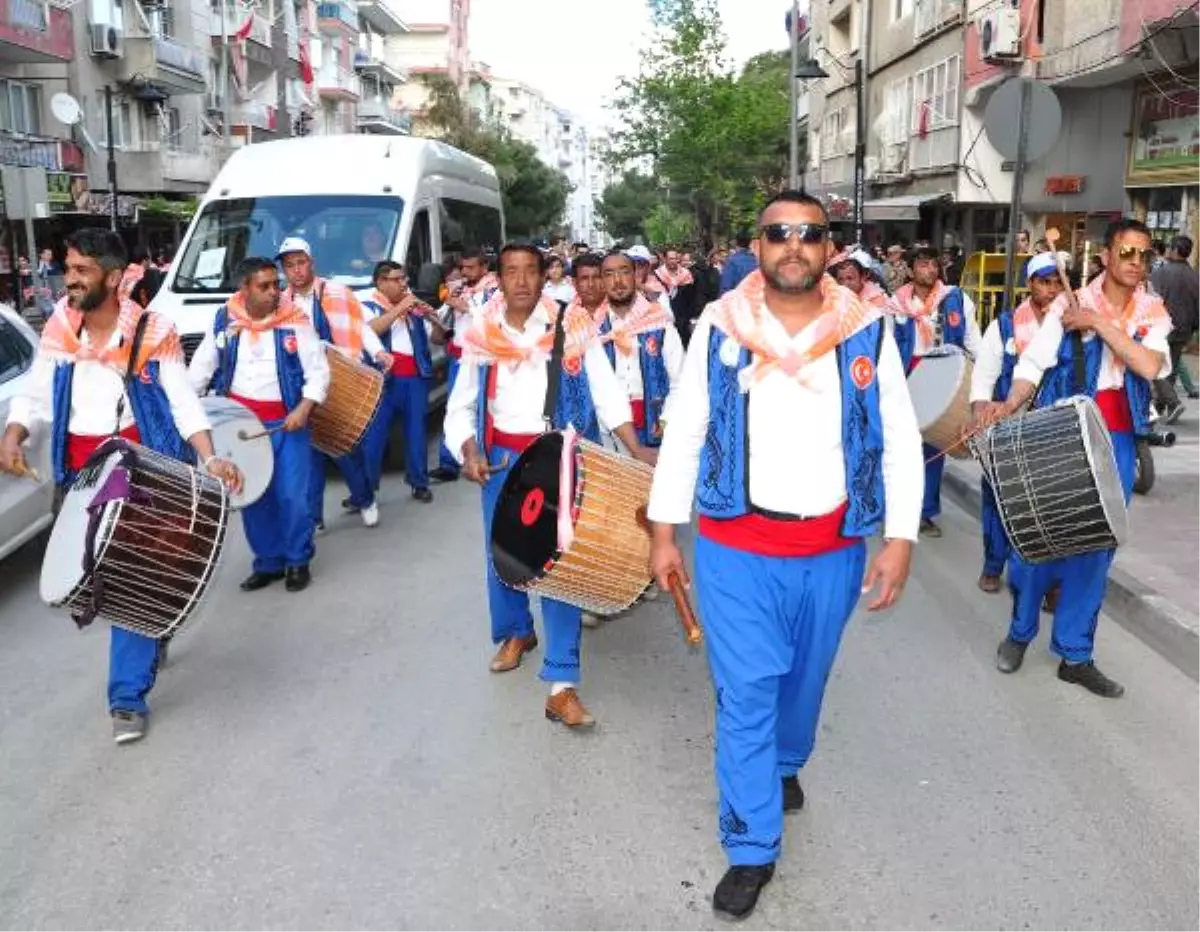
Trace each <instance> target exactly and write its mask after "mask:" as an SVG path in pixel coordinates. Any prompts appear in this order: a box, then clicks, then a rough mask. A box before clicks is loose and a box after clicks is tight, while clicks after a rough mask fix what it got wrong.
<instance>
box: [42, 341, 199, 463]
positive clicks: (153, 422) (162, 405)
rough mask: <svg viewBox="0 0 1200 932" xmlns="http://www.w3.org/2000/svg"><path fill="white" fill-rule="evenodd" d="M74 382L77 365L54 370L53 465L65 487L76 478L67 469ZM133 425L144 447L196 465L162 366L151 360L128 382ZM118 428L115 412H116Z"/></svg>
mask: <svg viewBox="0 0 1200 932" xmlns="http://www.w3.org/2000/svg"><path fill="white" fill-rule="evenodd" d="M74 378H75V363H73V362H67V363H62V364H60V365H58V366H56V367H55V369H54V392H53V398H54V413H53V423H52V424H51V425H50V458H51V462H52V463H53V465H54V481H55V482H57V483H58V484H59V485H66V484H67V483H69V482H71V481H72V480H73V479H74V478H75V477H74V476H73V475H72V474H71V472H70V471H69V470H68V469H67V435H68V426H69V424H70V421H71V383H72V382H73V381H74ZM126 395H127V397H128V399H129V407H130V411H131V413H132V414H133V420H134V423H135V424H136V425H137V429H138V433H139V434H140V435H141V444H142V446H145V447H149V448H150V449H151V450H154V451H155V452H156V453H161V454H163V455H164V456H170V457H172V458H173V459H177V460H181V461H183V462H185V463H188V464H194V463H195V462H196V453H195V451H194V450H193V449H192V448H191V446H190V445H189V444H188V442H187V440H186V439H185V438H184V437H181V436H180V435H179V429H178V428H177V427H176V426H175V418H174V417H173V416H172V414H171V402H170V401H169V400H168V399H167V393H166V392H165V391H164V390H163V387H162V383H161V381H160V380H159V362H158V360H157V359H152V360H150V361H149V362H148V363H146V365H145V367H144V368H143V369H142V371H141V372H140V373H137V374H136V375H134V377H133V378H132V379H130V381H129V388H128V389H127V391H126ZM113 426H114V427H115V426H116V411H115V410H114V411H113Z"/></svg>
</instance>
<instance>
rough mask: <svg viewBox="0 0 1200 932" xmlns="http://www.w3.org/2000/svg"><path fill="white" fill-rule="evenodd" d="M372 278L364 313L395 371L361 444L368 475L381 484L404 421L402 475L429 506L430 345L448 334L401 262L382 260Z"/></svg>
mask: <svg viewBox="0 0 1200 932" xmlns="http://www.w3.org/2000/svg"><path fill="white" fill-rule="evenodd" d="M373 280H374V282H375V290H374V291H373V292H372V293H371V294H370V295H368V296H367V297H366V298H364V299H363V302H362V306H363V311H364V312H365V313H366V315H367V323H368V324H370V326H371V329H372V330H374V331H375V333H376V335H378V337H379V339H380V342H381V343H383V346H384V348H385V349H386V350H387V351H388V352H389V353H391V354H392V370H391V372H390V373H389V376H388V380H387V383H386V386H385V388H384V397H383V405H382V406H381V407H380V410H379V413H378V414H377V415H376V416H375V421H374V423H373V424H372V425H371V429H370V431H369V432H368V434H367V437H366V440H365V441H363V452H364V454H365V456H366V461H367V472H368V475H370V476H371V477H372V479H373V481H374V482H376V483H378V478H379V475H380V473H381V472H382V470H383V456H384V453H385V452H386V450H387V441H388V435H389V434H390V433H391V429H392V423H393V422H394V421H395V420H396V418H400V419H401V421H403V425H404V477H405V479H406V480H407V482H408V485H409V488H411V489H412V495H413V498H415V499H416V500H417V501H419V502H423V503H425V504H428V503H429V502H432V501H433V493H432V492H431V491H429V465H428V460H427V459H426V446H427V437H426V431H425V420H426V417H427V415H428V411H429V387H430V385H431V384H432V382H433V356H432V355H431V354H430V351H429V341H430V337H432V336H434V335H435V334H436V335H437V336H438V337H440V338H441V339H443V340H444V339H445V334H446V331H445V328H443V327H442V325H441V323H439V322H438V320H437V314H436V313H435V312H434V310H433V309H432V308H431V307H429V306H428V305H426V304H423V303H421V302H420V301H418V300H417V299H416V297H415V296H414V295H413V294H412V293H411V292H410V291H409V290H408V276H407V274H406V273H405V271H404V266H402V265H401V264H400V263H399V262H392V261H390V260H385V261H383V262H380V263H379V264H378V265H376V266H375V272H374V275H373Z"/></svg>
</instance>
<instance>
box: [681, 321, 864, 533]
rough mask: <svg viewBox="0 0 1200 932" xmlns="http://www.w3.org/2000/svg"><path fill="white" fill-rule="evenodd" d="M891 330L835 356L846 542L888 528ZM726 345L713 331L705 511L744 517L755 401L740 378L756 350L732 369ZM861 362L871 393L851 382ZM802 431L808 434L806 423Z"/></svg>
mask: <svg viewBox="0 0 1200 932" xmlns="http://www.w3.org/2000/svg"><path fill="white" fill-rule="evenodd" d="M886 332H887V329H886V324H885V322H884V321H883V320H878V321H876V322H875V323H873V324H871V325H870V326H867V327H864V328H863V329H862V330H860V331H859V332H858V333H856V334H854V335H853V336H851V337H850V338H849V339H848V340H845V341H844V342H843V343H842V344H841V345H839V346H838V347H837V349H836V350H835V351H834V352H835V353H836V354H837V364H838V373H839V375H840V377H841V389H842V449H843V452H844V454H845V458H846V494H847V498H848V509H847V511H846V518H845V522H844V524H843V526H842V534H843V535H844V536H846V537H868V536H870V535H871V534H873V533H874V532H875V531H876V530H877V529H878V528H879V527H880V526H881V524H882V522H883V516H884V488H883V419H882V417H881V415H880V413H879V377H878V374H877V373H878V370H879V355H880V349H881V347H882V344H883V338H884V336H885V335H886ZM725 339H726V335H725V334H724V333H722V332H721V331H720V330H717V329H716V328H713V331H712V333H711V335H710V336H709V341H708V395H709V426H708V436H707V437H706V438H705V441H704V448H703V450H701V453H700V472H699V477H698V480H697V483H696V504H697V508H698V510H699V511H700V513H701V514H703V515H707V516H709V517H711V518H738V517H741V516H742V515H745V514H747V513H748V512H750V511H753V510H754V505H753V504H752V503H751V501H750V472H749V465H750V434H749V409H750V397H749V393H748V392H746V393H744V392H741V391H740V390H739V389H738V378H737V376H738V372H739V371H740V370H741V369H743V368H745V367H746V366H748V365H750V362H751V359H750V351H749V350H748V349H746V348H745V347H741V348H740V350H739V354H738V362H737V366H736V367H735V366H727V365H726V364H725V363H724V362H722V361H721V344H722V343H723V342H724V341H725ZM859 357H865V358H866V359H868V360H870V362H871V365H872V368H873V371H874V372H875V373H876V374H875V375H874V376H873V377H872V379H871V381H870V383H868V384H867V386H866V387H865V388H859V387H858V385H857V384H855V381H854V379H853V378H851V377H850V372H851V367H852V366H853V365H854V363H855V361H856V360H858V359H859ZM752 390H753V389H752ZM795 429H797V430H799V429H801V425H800V424H797V425H796V426H795ZM805 517H816V516H815V515H806V516H805Z"/></svg>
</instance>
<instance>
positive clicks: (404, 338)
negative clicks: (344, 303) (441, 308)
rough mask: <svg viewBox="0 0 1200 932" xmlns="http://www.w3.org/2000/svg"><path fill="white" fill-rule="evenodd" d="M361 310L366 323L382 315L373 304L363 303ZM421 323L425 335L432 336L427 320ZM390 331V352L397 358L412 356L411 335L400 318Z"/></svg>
mask: <svg viewBox="0 0 1200 932" xmlns="http://www.w3.org/2000/svg"><path fill="white" fill-rule="evenodd" d="M362 308H363V316H364V317H365V318H366V319H367V320H368V321H371V320H374V319H375V318H377V317H380V316H382V314H383V311H381V310H379V309H378V305H376V304H373V303H372V304H368V303H367V302H366V301H364V302H363V306H362ZM422 323H424V324H425V335H426V336H432V335H433V324H431V323H430V322H429V321H427V320H423V321H422ZM390 329H391V332H392V352H393V353H394V354H395V355H397V356H412V355H413V352H414V351H413V342H412V334H411V333H409V332H408V324H407V323H405V322H404V320H403V319H402V318H399V317H397V318H396V320H395V321H393V322H392V326H391V328H390ZM371 333H375V331H374V330H372V331H371ZM376 336H378V334H376ZM382 346H383V343H382V342H380V347H381V348H382ZM368 352H369V350H368ZM371 355H372V356H373V355H374V353H372V354H371Z"/></svg>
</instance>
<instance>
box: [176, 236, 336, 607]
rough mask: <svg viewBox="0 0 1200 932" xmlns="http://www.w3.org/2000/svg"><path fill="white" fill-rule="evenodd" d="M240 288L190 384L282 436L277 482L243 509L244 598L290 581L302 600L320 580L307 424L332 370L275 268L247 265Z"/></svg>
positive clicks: (274, 440) (199, 356)
mask: <svg viewBox="0 0 1200 932" xmlns="http://www.w3.org/2000/svg"><path fill="white" fill-rule="evenodd" d="M238 282H239V290H238V291H237V292H236V293H235V294H234V295H233V296H232V297H231V298H230V299H229V301H228V302H227V303H226V304H225V306H224V307H222V308H221V309H220V310H219V311H217V314H216V317H215V318H214V320H213V326H212V329H211V330H210V331H209V332H208V333H206V334H205V335H204V339H203V340H202V341H201V342H200V346H199V347H197V349H196V352H195V354H194V355H193V356H192V364H191V366H190V367H189V369H188V378H189V379H190V381H191V383H192V387H193V388H194V389H195V390H196V392H197V393H199V394H203V393H204V392H206V391H208V390H209V389H210V388H211V389H212V390H213V392H215V393H216V394H218V395H223V396H226V397H228V398H231V399H233V400H234V401H236V402H238V403H239V404H241V405H244V406H245V407H246V408H249V409H250V410H251V411H253V412H254V414H255V415H257V416H258V419H259V420H260V421H262V422H263V426H264V427H265V428H266V429H267V430H273V429H274V430H276V431H277V433H274V434H272V435H271V447H272V450H273V451H274V457H275V460H274V469H273V471H272V473H271V484H270V485H269V486H268V487H267V491H266V492H264V493H263V495H262V497H260V498H259V499H258V500H257V501H255V502H254V503H253V504H251V505H248V506H247V507H245V508H243V509H242V527H243V528H244V530H245V532H246V540H247V542H248V543H249V544H250V550H251V551H252V552H253V554H254V567H253V571H252V572H251V574H250V575H249V576H248V577H247V578H246V579H245V580H243V581H242V590H243V591H244V592H254V591H257V590H259V589H263V588H265V587H266V586H269V585H270V584H271V583H273V582H276V581H278V580H280V579H283V580H285V583H284V585H285V587H286V589H287V591H288V592H300V591H302V590H304V589H306V588H307V587H308V584H309V582H310V580H311V578H312V576H311V572H310V570H309V563H310V562H311V561H312V558H313V553H314V547H313V530H314V528H313V520H312V514H311V511H310V508H309V497H308V496H309V486H310V483H309V472H310V470H311V469H313V468H314V463H313V457H312V455H311V452H310V450H311V442H312V441H311V439H310V436H309V431H308V418H309V415H310V414H311V413H312V409H313V408H314V407H316V406H317V405H319V404H320V403H321V402H322V401H324V400H325V393H326V392H327V391H328V390H329V363H328V361H327V360H326V358H325V349H324V347H323V346H322V344H321V340H320V338H319V337H318V336H317V333H316V331H315V330H314V329H313V327H312V325H311V324H310V323H309V322H308V318H307V316H306V315H305V314H304V313H303V312H302V311H301V310H300V309H299V308H297V307H296V306H295V305H294V304H292V303H291V302H290V301H283V302H281V300H280V294H279V272H278V270H277V269H276V267H275V263H274V262H273V261H272V260H270V259H265V258H254V257H251V258H248V259H245V260H244V261H243V262H242V264H241V265H240V266H239V267H238Z"/></svg>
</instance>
